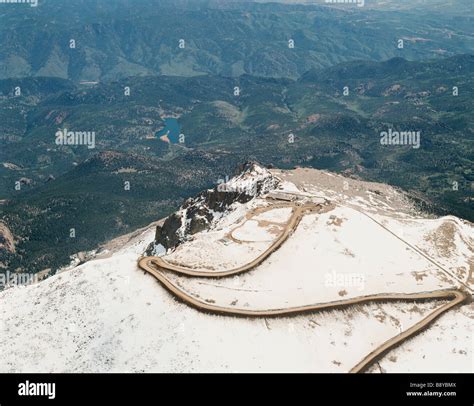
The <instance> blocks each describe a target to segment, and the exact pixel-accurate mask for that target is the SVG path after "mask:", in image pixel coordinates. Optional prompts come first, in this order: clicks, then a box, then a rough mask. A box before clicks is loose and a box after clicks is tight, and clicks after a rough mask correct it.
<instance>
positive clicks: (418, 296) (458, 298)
mask: <svg viewBox="0 0 474 406" xmlns="http://www.w3.org/2000/svg"><path fill="white" fill-rule="evenodd" d="M281 207H291V208H292V214H291V217H290V219H289V220H288V222H287V223H286V225H285V229H284V231H283V232H282V234H281V235H280V236H279V237H278V238H277V239H276V240H275V241H274V242H273V243H272V244H271V245H270V246H269V247H268V248H267V249H266V250H265V251H264V252H263V253H262V254H260V255H259V256H258V257H257V258H255V259H254V260H252V261H251V262H249V263H247V264H245V265H243V266H240V267H237V268H234V269H230V270H225V271H209V270H196V269H192V268H188V267H185V266H182V265H177V264H171V263H169V262H167V261H166V260H165V259H164V258H163V257H142V258H140V260H139V262H138V266H139V267H140V268H141V269H143V270H144V271H146V272H148V273H150V274H151V275H153V276H154V277H155V278H156V279H158V281H159V282H160V283H161V284H162V285H163V286H164V287H165V288H166V289H167V290H168V291H169V292H171V293H172V294H173V295H174V296H176V297H177V298H178V299H180V300H181V301H183V302H184V303H186V304H187V305H189V306H191V307H193V308H195V309H197V310H199V311H203V312H207V313H211V314H220V315H226V316H234V317H235V316H239V317H260V318H266V317H279V316H295V315H301V314H306V313H314V312H318V311H322V310H334V309H339V308H344V307H348V306H353V305H360V304H367V303H373V302H398V301H405V300H406V301H416V300H420V301H421V300H449V301H448V302H447V303H445V304H444V305H442V306H441V307H439V308H438V309H436V310H434V311H432V312H431V313H430V314H429V315H428V316H426V317H425V318H423V319H422V320H420V321H418V322H417V323H415V324H414V325H413V326H412V327H410V328H408V329H407V330H405V331H403V332H402V333H400V334H398V335H396V336H394V337H392V338H390V339H389V340H387V341H385V342H384V343H383V344H381V345H380V346H378V347H377V348H375V349H374V350H373V351H372V352H370V353H369V354H368V355H366V356H365V357H364V358H363V359H362V360H361V361H360V362H358V363H357V365H355V366H354V367H352V368H351V370H350V372H354V373H357V372H364V371H366V370H367V369H368V368H369V367H370V366H371V365H372V364H373V363H374V362H376V361H377V360H378V359H380V358H381V357H382V356H383V355H385V354H386V353H387V352H389V351H390V350H391V349H393V348H394V347H396V346H398V345H400V344H401V343H402V342H403V341H405V340H406V339H408V338H410V337H412V336H414V335H415V334H418V333H420V332H421V331H423V330H424V329H426V328H427V327H428V326H429V325H430V324H431V323H432V322H433V321H434V320H436V319H437V318H438V317H440V316H441V315H442V314H444V313H445V312H447V311H448V310H450V309H452V308H453V307H455V306H457V305H459V304H461V303H463V302H464V301H466V300H467V299H468V298H469V296H470V295H469V294H467V293H466V292H464V291H462V290H458V289H449V290H438V291H431V292H421V293H409V294H406V293H383V294H374V295H366V296H358V297H353V298H350V299H344V300H336V301H331V302H327V303H316V304H310V305H304V306H295V307H287V308H281V309H267V310H256V309H239V308H232V307H226V306H219V305H215V304H212V303H208V302H206V301H204V300H201V299H199V298H197V297H195V296H192V295H190V294H188V293H187V292H186V291H184V290H183V289H182V288H180V287H179V286H177V285H176V284H174V283H173V282H172V281H171V279H169V278H168V277H167V275H166V273H167V272H173V273H175V274H177V275H181V276H187V277H200V278H214V279H216V278H224V277H228V276H234V275H238V274H241V273H243V272H247V271H250V270H252V269H254V268H256V267H257V266H258V265H260V264H261V263H262V262H263V261H265V259H266V258H268V256H270V255H271V254H272V253H273V252H274V251H275V250H276V249H278V248H279V247H280V246H281V245H282V244H283V243H284V242H285V241H286V239H287V238H288V237H289V236H290V235H291V234H292V233H293V232H294V230H296V228H297V227H298V224H299V222H300V221H301V219H302V218H303V216H304V215H305V214H307V213H313V212H321V211H323V210H328V209H329V207H325V206H323V205H320V204H311V205H308V204H306V205H295V204H287V205H275V206H269V207H268V209H269V210H270V209H273V208H281ZM260 212H261V211H260ZM255 214H256V213H254V215H255Z"/></svg>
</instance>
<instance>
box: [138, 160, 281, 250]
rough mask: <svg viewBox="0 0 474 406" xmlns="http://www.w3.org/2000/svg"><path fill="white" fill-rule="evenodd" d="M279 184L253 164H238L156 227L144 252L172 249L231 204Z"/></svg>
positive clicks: (265, 171) (265, 170) (252, 196)
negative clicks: (229, 174)
mask: <svg viewBox="0 0 474 406" xmlns="http://www.w3.org/2000/svg"><path fill="white" fill-rule="evenodd" d="M279 183H280V180H279V179H278V178H277V177H276V176H274V175H272V173H271V172H270V171H268V170H267V169H264V168H262V167H261V166H259V165H258V164H256V163H255V162H246V163H244V164H242V165H240V166H239V167H238V168H237V170H236V175H235V176H234V177H233V178H231V179H230V180H227V181H224V180H220V181H218V185H217V186H215V187H214V188H213V189H208V190H205V191H203V192H201V193H199V194H198V195H197V196H196V197H193V198H189V199H187V200H186V201H185V202H184V203H183V205H182V206H181V207H180V209H179V210H178V211H176V212H175V213H173V214H171V215H170V216H169V217H168V218H167V219H166V220H165V222H164V223H163V225H158V226H157V227H156V236H155V241H154V243H153V244H151V245H150V247H149V248H148V250H147V252H148V253H149V252H151V251H152V250H153V249H154V247H155V246H156V245H161V246H163V247H164V248H165V249H167V250H168V249H170V248H175V247H176V246H177V245H179V244H181V243H182V242H184V241H185V240H186V239H187V238H188V237H189V236H190V235H193V234H196V233H198V232H200V231H204V230H207V229H209V227H210V226H211V224H212V222H213V220H214V219H215V218H216V217H220V216H221V215H222V213H224V212H226V211H227V210H229V209H230V208H231V206H232V205H233V204H234V203H236V202H238V203H247V202H249V201H250V200H252V199H254V198H256V197H259V196H261V195H263V194H266V193H268V192H270V191H271V190H274V189H276V188H277V187H278V185H279Z"/></svg>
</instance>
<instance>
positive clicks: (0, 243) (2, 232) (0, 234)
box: [0, 222, 15, 253]
mask: <svg viewBox="0 0 474 406" xmlns="http://www.w3.org/2000/svg"><path fill="white" fill-rule="evenodd" d="M0 251H7V252H10V253H14V252H15V242H14V240H13V234H12V233H11V231H10V229H9V228H8V227H7V226H6V225H5V224H4V223H1V222H0Z"/></svg>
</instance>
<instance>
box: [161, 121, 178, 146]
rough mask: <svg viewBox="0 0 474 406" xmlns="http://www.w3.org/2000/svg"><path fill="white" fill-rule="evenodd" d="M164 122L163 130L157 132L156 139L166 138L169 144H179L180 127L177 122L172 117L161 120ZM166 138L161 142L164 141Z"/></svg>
mask: <svg viewBox="0 0 474 406" xmlns="http://www.w3.org/2000/svg"><path fill="white" fill-rule="evenodd" d="M163 121H164V122H165V128H163V129H162V130H160V131H158V132H157V133H156V136H157V137H158V138H161V137H166V138H167V139H168V140H169V142H170V144H177V143H178V142H179V134H181V126H180V125H179V123H178V120H177V119H176V118H173V117H168V118H165V119H163ZM166 138H164V139H163V141H166Z"/></svg>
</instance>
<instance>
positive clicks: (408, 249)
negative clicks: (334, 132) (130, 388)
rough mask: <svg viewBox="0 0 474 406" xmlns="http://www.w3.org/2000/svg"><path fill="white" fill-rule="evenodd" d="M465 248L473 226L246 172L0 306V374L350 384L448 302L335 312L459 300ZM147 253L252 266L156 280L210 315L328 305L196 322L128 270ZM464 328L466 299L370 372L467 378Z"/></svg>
mask: <svg viewBox="0 0 474 406" xmlns="http://www.w3.org/2000/svg"><path fill="white" fill-rule="evenodd" d="M282 236H284V237H285V238H284V239H283V238H282ZM473 246H474V241H473V225H472V224H471V223H469V222H466V221H464V220H461V219H458V218H456V217H452V216H448V217H442V218H433V217H428V216H425V215H424V214H423V213H419V212H417V210H416V208H415V207H414V205H413V204H412V203H411V200H410V198H409V197H408V196H407V195H406V194H404V193H403V192H401V191H399V190H397V189H394V188H392V187H390V186H387V185H383V184H375V183H369V182H363V181H360V180H355V179H350V178H345V177H343V176H340V175H336V174H332V173H329V172H324V171H318V170H314V169H304V168H298V169H295V170H291V171H282V170H277V169H271V170H268V169H265V168H262V167H261V166H259V165H257V164H255V163H250V164H247V165H244V166H243V167H242V168H240V171H239V173H238V174H237V175H236V176H235V177H233V178H231V179H224V180H223V181H222V182H219V184H218V185H217V186H216V187H215V188H213V189H210V190H206V191H203V192H202V193H200V194H199V195H198V196H196V197H193V198H190V199H188V200H187V201H186V202H185V203H184V204H183V205H182V207H181V208H180V209H179V210H178V211H177V212H176V213H174V214H172V215H171V216H169V217H168V218H167V219H164V220H163V221H160V222H159V223H158V226H157V224H153V225H150V226H149V227H147V228H145V229H143V230H139V231H137V232H136V233H133V234H131V235H128V236H123V237H121V238H119V239H116V240H114V241H111V242H110V243H109V244H108V245H107V251H104V250H102V255H101V256H98V257H96V258H95V259H94V260H90V261H88V262H86V263H84V264H82V265H80V266H77V267H75V268H73V269H70V270H67V271H64V272H62V273H60V274H58V275H55V276H53V277H50V278H48V279H46V280H45V281H42V282H40V283H38V284H34V285H30V286H26V287H16V288H13V289H8V290H6V291H4V292H1V293H0V301H1V303H2V306H0V331H1V332H2V338H3V340H2V341H1V344H0V370H1V371H2V372H6V371H15V372H31V371H41V372H53V371H54V372H64V371H67V372H71V371H83V372H92V371H113V372H120V371H147V372H148V371H173V372H180V371H191V372H201V371H206V372H208V371H209V372H210V371H228V372H235V371H256V372H257V371H301V372H303V371H314V372H324V371H334V372H347V371H349V370H350V369H351V368H352V367H353V366H354V365H355V364H357V363H358V362H359V361H360V360H361V359H363V358H364V357H365V356H366V355H367V354H369V353H370V352H371V351H374V350H375V349H377V348H378V347H379V346H380V345H381V344H382V343H384V342H386V341H387V340H390V339H392V338H393V337H396V336H397V335H399V334H401V333H403V332H404V331H406V330H407V329H409V328H410V327H411V326H415V325H418V324H420V323H422V322H423V320H424V319H425V318H426V317H427V316H428V315H429V314H431V313H432V312H434V311H436V310H437V309H439V308H440V307H441V306H444V305H445V304H446V302H447V300H446V299H444V298H443V299H440V300H431V299H430V300H420V301H418V300H415V299H413V300H401V299H400V300H374V301H372V302H367V303H365V302H361V303H360V304H355V305H347V306H345V307H343V308H341V307H338V306H336V305H334V306H333V305H332V304H337V303H339V302H344V303H345V301H347V302H349V303H350V302H351V301H357V300H358V298H360V297H365V296H377V297H378V296H380V297H389V296H390V295H392V294H393V295H401V294H404V295H411V296H410V297H416V296H417V295H422V296H423V295H424V294H426V292H442V291H446V290H456V291H461V292H464V293H463V294H465V295H466V297H468V296H470V295H471V294H472V289H473V283H474V277H473V266H474V265H473V258H474V256H473ZM269 250H270V251H271V252H270V254H269V255H267V253H268V252H269ZM147 252H148V255H150V254H152V253H154V254H155V255H161V256H160V258H162V260H163V261H166V262H167V263H168V264H171V265H172V266H175V267H183V269H184V268H185V269H189V270H194V271H203V272H204V271H205V272H211V273H212V272H219V271H222V270H228V269H233V268H238V267H242V266H245V265H246V264H249V263H252V262H255V264H256V265H255V266H254V267H252V268H251V269H249V270H248V271H246V272H243V273H241V274H239V275H236V276H232V277H227V278H204V277H186V276H183V275H179V274H175V273H173V272H171V271H170V272H168V271H167V272H166V274H167V278H169V280H170V283H171V284H172V285H173V286H175V287H176V288H177V289H179V291H180V292H183V295H186V296H187V297H191V298H194V299H195V300H196V301H199V302H202V303H207V304H210V305H212V306H215V307H221V308H225V309H235V310H236V311H244V310H245V311H250V312H252V311H256V312H258V311H261V310H262V309H263V310H269V311H271V310H275V309H286V308H294V307H298V306H302V307H304V306H308V305H314V304H316V305H318V306H326V305H327V306H326V307H325V310H318V311H314V312H309V313H307V314H298V315H294V316H283V317H268V318H266V317H259V318H253V317H232V316H223V315H217V314H212V313H209V312H207V313H205V312H200V311H199V310H196V309H194V308H192V307H190V306H188V305H187V304H186V303H185V302H183V301H177V300H176V297H175V296H174V295H173V294H171V293H170V292H169V291H168V290H166V289H165V288H164V287H163V286H162V285H161V284H159V283H158V282H157V281H156V280H155V279H154V278H153V277H152V276H151V275H150V274H148V273H146V272H143V270H142V269H140V268H139V267H138V266H137V262H138V260H139V258H141V257H143V256H144V255H147ZM263 257H265V258H264V260H261V261H257V259H258V258H263ZM473 318H474V307H473V304H472V303H469V300H465V301H464V302H463V303H462V304H461V305H459V306H456V307H454V308H452V309H450V310H449V311H447V312H445V313H444V314H443V315H442V316H441V317H440V318H438V319H437V320H436V321H435V322H434V323H431V324H430V325H429V327H428V328H427V329H425V330H424V331H423V332H421V333H420V334H418V335H417V336H415V337H413V338H411V339H409V340H405V341H403V342H402V343H401V344H400V345H399V346H398V347H396V348H394V349H392V350H391V351H389V352H388V353H387V354H385V355H384V356H382V357H381V358H380V359H379V360H378V361H377V362H376V363H373V365H371V367H370V369H369V370H370V371H371V372H384V371H389V372H408V371H424V372H435V371H439V372H444V371H446V372H451V371H470V372H472V371H473V370H474V368H473V349H472V340H473V323H472V319H473Z"/></svg>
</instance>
